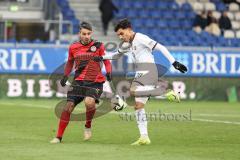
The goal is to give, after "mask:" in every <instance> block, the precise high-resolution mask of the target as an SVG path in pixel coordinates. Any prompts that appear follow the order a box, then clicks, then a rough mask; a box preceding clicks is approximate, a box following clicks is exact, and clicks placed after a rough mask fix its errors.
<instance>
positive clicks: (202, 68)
mask: <svg viewBox="0 0 240 160" xmlns="http://www.w3.org/2000/svg"><path fill="white" fill-rule="evenodd" d="M67 52H68V50H67V48H54V47H53V48H47V47H46V48H14V47H13V48H3V47H2V48H0V73H6V74H51V73H52V72H53V71H54V70H55V69H56V68H58V67H59V66H60V65H62V64H63V63H64V62H65V61H66V59H67V56H68V53H67ZM171 53H172V55H173V56H174V57H175V59H176V60H177V61H179V62H181V63H183V64H185V65H186V66H187V67H188V72H187V74H181V73H179V71H176V70H175V69H174V68H173V67H171V65H170V64H169V62H168V60H167V59H166V58H165V57H164V56H163V55H162V54H161V53H159V52H158V51H154V53H153V54H154V57H155V62H156V63H158V64H161V65H163V66H165V67H166V68H169V71H168V72H167V73H166V76H187V77H193V76H194V77H195V76H196V77H240V53H239V52H237V51H235V52H234V51H231V52H220V51H217V52H215V51H212V52H209V51H194V50H192V51H181V50H177V51H176V50H174V51H171ZM120 63H122V64H123V65H117V66H115V63H114V64H113V65H114V67H113V68H114V70H113V72H115V70H116V71H117V72H118V73H119V72H121V71H122V72H123V71H124V66H126V65H124V64H126V63H127V58H123V59H122V61H121V62H120ZM118 64H119V62H118Z"/></svg>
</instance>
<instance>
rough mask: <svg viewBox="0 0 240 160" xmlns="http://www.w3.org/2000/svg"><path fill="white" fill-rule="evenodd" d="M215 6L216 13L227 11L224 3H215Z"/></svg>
mask: <svg viewBox="0 0 240 160" xmlns="http://www.w3.org/2000/svg"><path fill="white" fill-rule="evenodd" d="M215 4H216V9H217V11H220V12H223V11H226V10H227V7H226V5H225V4H224V3H222V2H219V3H215Z"/></svg>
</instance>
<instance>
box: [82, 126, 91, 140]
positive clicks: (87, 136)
mask: <svg viewBox="0 0 240 160" xmlns="http://www.w3.org/2000/svg"><path fill="white" fill-rule="evenodd" d="M83 135H84V138H83V140H84V141H88V140H90V139H91V137H92V131H91V128H85V129H84V133H83Z"/></svg>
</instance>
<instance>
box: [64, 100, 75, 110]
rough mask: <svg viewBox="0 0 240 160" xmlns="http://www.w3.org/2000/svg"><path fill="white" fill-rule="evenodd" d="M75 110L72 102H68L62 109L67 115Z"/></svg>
mask: <svg viewBox="0 0 240 160" xmlns="http://www.w3.org/2000/svg"><path fill="white" fill-rule="evenodd" d="M74 108H75V104H74V102H71V101H68V102H67V104H66V106H65V107H64V111H67V112H69V113H72V111H73V110H74Z"/></svg>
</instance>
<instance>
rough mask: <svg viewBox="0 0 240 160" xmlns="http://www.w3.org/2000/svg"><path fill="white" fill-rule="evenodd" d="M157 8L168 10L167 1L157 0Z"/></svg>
mask: <svg viewBox="0 0 240 160" xmlns="http://www.w3.org/2000/svg"><path fill="white" fill-rule="evenodd" d="M156 6H157V9H159V10H168V3H167V2H161V1H160V2H158V3H156Z"/></svg>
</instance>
